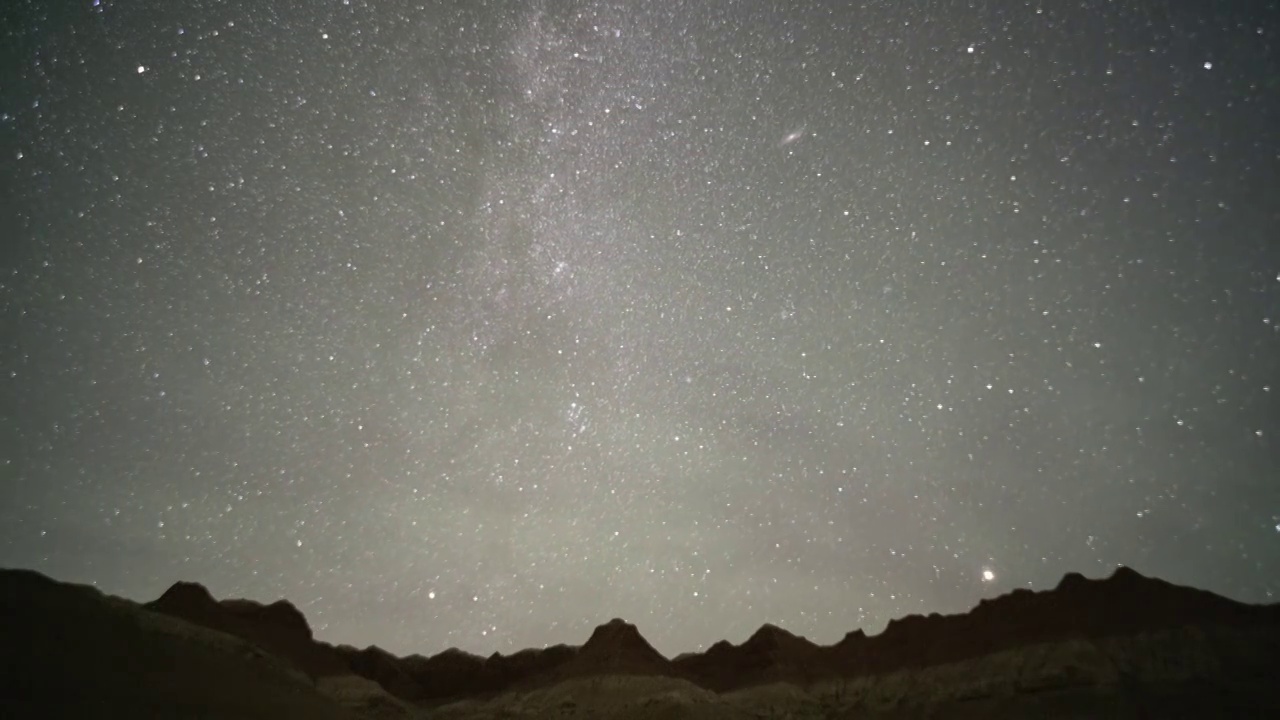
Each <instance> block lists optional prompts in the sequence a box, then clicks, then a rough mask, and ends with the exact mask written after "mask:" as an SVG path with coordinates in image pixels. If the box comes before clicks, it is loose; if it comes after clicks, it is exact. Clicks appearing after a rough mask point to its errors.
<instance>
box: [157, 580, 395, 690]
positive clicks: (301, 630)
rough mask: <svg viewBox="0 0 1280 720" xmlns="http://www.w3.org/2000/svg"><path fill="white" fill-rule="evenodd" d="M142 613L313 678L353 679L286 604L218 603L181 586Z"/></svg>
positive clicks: (197, 590) (196, 586) (344, 664)
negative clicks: (231, 640)
mask: <svg viewBox="0 0 1280 720" xmlns="http://www.w3.org/2000/svg"><path fill="white" fill-rule="evenodd" d="M143 607H145V608H147V609H148V610H153V611H155V612H160V613H164V614H166V615H170V616H172V617H177V618H181V619H183V620H186V621H187V622H192V623H195V624H197V625H203V626H204V627H207V628H211V629H213V630H219V631H221V632H225V633H227V634H229V635H235V636H236V637H239V638H242V639H244V640H247V641H249V642H250V643H253V644H254V645H257V646H258V647H260V648H262V649H263V650H266V651H267V652H270V653H272V654H275V655H278V656H279V657H282V658H284V659H286V660H289V661H290V662H292V663H293V664H294V665H296V666H297V667H298V668H300V669H301V670H302V671H303V672H305V673H307V674H308V675H310V676H311V677H313V678H318V677H324V676H328V675H348V674H350V673H351V667H350V665H348V663H347V661H346V660H345V659H344V658H343V656H342V654H341V653H339V652H338V651H337V650H335V649H334V648H333V647H332V646H330V645H328V644H325V643H320V642H316V641H315V640H314V639H313V637H312V633H311V626H310V625H308V624H307V619H306V617H305V616H303V614H302V612H301V611H299V610H298V609H297V608H296V607H294V606H293V604H292V603H289V602H288V601H285V600H278V601H276V602H273V603H271V604H270V605H263V604H262V603H258V602H254V601H253V600H222V601H215V600H214V599H213V596H212V595H210V594H209V591H208V590H207V589H205V587H204V586H202V585H199V584H196V583H188V582H179V583H175V584H174V585H173V586H172V587H170V588H169V589H168V590H166V591H165V593H164V594H163V595H161V596H160V597H159V598H157V599H156V600H154V601H152V602H149V603H147V604H145V605H144V606H143ZM370 679H372V678H370Z"/></svg>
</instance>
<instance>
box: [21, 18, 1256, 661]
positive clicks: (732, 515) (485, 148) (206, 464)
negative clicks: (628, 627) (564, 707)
mask: <svg viewBox="0 0 1280 720" xmlns="http://www.w3.org/2000/svg"><path fill="white" fill-rule="evenodd" d="M18 5H19V8H18V9H17V10H10V11H8V12H7V13H6V17H7V20H6V22H5V23H4V24H3V33H4V35H3V38H2V39H0V55H2V56H3V58H4V64H3V67H4V68H5V71H4V72H5V75H4V81H3V82H2V83H0V169H2V170H3V172H0V178H3V181H4V189H3V195H2V196H3V198H4V199H5V202H3V203H0V212H3V216H2V217H0V221H2V222H3V227H4V228H5V229H6V237H7V241H6V242H5V243H4V248H5V252H4V253H3V265H0V272H2V274H3V276H2V277H0V308H2V309H3V318H4V332H3V334H2V336H0V371H2V377H3V398H4V402H3V406H0V410H2V411H3V412H2V414H0V420H2V421H3V424H2V425H0V454H2V457H0V460H2V463H3V464H2V465H0V483H2V484H0V488H2V489H3V495H2V496H0V498H2V499H0V564H3V565H8V566H22V567H31V568H35V569H38V570H41V571H43V572H46V573H48V574H50V575H53V576H55V577H57V578H59V579H65V580H72V581H76V582H87V583H93V584H95V585H97V586H98V587H100V588H102V589H103V590H106V591H108V592H112V593H116V594H120V595H124V596H126V597H131V598H137V599H151V598H154V597H155V596H157V595H159V594H160V593H161V592H162V591H163V590H164V589H165V588H166V587H167V586H168V585H170V584H171V583H173V582H174V581H177V580H196V581H200V582H202V583H204V584H206V585H207V586H209V588H210V590H211V591H212V592H213V593H214V594H215V595H217V596H220V597H227V596H240V597H250V598H255V599H259V600H274V599H276V598H279V597H286V598H288V599H290V600H291V601H293V602H294V603H295V604H297V605H298V606H299V608H300V609H301V610H302V611H303V612H304V613H305V614H306V615H307V617H308V618H309V620H310V621H311V623H312V624H313V626H314V627H315V629H316V633H317V636H318V637H319V638H320V639H322V640H327V641H330V642H335V643H336V642H344V643H351V644H356V645H360V646H364V645H368V644H377V645H379V646H381V647H384V648H387V649H389V650H392V651H394V652H396V653H400V654H407V653H411V652H420V653H423V654H431V653H435V652H439V651H440V650H443V649H445V648H447V647H449V646H457V647H460V648H462V649H464V650H469V651H473V652H479V653H484V654H488V653H491V652H493V651H502V652H510V651H512V650H515V649H518V648H522V647H527V646H541V645H543V644H547V643H555V642H571V643H572V642H582V641H583V640H585V638H586V637H587V635H588V633H589V632H590V629H591V628H592V627H593V626H594V625H596V624H599V623H601V622H604V621H606V620H608V619H609V618H612V617H615V616H617V617H623V618H626V619H627V620H628V621H630V622H633V623H636V624H637V625H638V626H639V628H640V630H641V632H642V633H643V634H644V635H645V636H646V637H647V638H649V639H650V640H651V641H652V642H653V643H654V645H655V646H656V647H657V648H658V649H659V650H661V651H663V652H664V653H667V654H669V655H674V654H675V653H678V652H682V651H686V650H694V649H697V648H699V647H705V646H706V645H708V644H709V643H711V642H713V641H715V640H717V639H720V638H728V639H730V640H732V641H735V642H737V641H741V640H743V639H745V638H746V637H747V636H748V635H749V634H750V633H751V631H752V630H754V629H755V628H756V627H758V626H759V625H761V624H762V623H765V622H771V623H774V624H777V625H781V626H783V627H786V628H788V629H790V630H791V631H793V632H796V633H798V634H803V635H806V636H808V637H810V638H811V639H813V640H815V641H818V642H824V643H829V642H833V641H835V640H837V639H839V638H840V637H841V636H842V635H843V634H844V633H845V632H846V631H849V630H852V629H854V628H859V627H861V628H865V629H867V630H868V631H869V632H876V631H878V630H879V629H880V628H882V627H883V626H884V624H885V622H887V621H888V620H889V619H891V618H893V617H897V616H901V615H905V614H908V613H924V612H957V611H962V610H965V609H967V608H968V607H969V606H971V605H972V604H973V603H975V602H976V601H977V600H979V599H980V598H982V597H988V596H992V595H995V594H998V593H1002V592H1007V591H1008V590H1010V589H1011V588H1015V587H1031V588H1046V587H1050V586H1052V585H1053V584H1054V583H1056V581H1057V580H1058V579H1059V578H1060V577H1061V576H1062V575H1063V574H1064V573H1065V572H1068V571H1081V572H1084V573H1086V574H1089V575H1094V576H1097V575H1103V574H1107V573H1109V572H1110V571H1111V570H1112V569H1113V568H1114V567H1116V566H1117V565H1121V564H1123V565H1130V566H1133V567H1134V568H1136V569H1138V570H1139V571H1141V572H1143V573H1146V574H1152V575H1157V576H1160V577H1164V578H1166V579H1169V580H1172V581H1175V582H1180V583H1186V584H1193V585H1197V586H1200V587H1205V588H1208V589H1211V590H1214V591H1217V592H1220V593H1224V594H1226V595H1228V596H1231V597H1235V598H1238V599H1242V600H1247V601H1255V602H1257V601H1265V600H1274V599H1275V597H1274V596H1275V594H1276V593H1277V592H1280V446H1278V445H1277V444H1276V437H1277V435H1280V402H1278V399H1280V241H1278V240H1277V235H1276V228H1277V227H1280V211H1278V210H1277V208H1278V207H1280V205H1277V203H1276V199H1277V197H1280V194H1278V193H1280V182H1278V180H1280V100H1278V97H1280V96H1278V95H1277V85H1276V80H1275V78H1277V77H1280V59H1278V57H1277V48H1276V38H1277V36H1278V34H1280V11H1277V9H1276V7H1275V6H1274V5H1272V4H1269V3H1245V2H1239V3H1219V4H1215V5H1214V6H1213V9H1212V10H1210V9H1202V8H1200V7H1199V6H1198V5H1197V4H1194V3H1183V4H1179V3H1164V2H1157V3H1144V4H1132V3H1130V4H1122V3H1106V2H1092V1H1090V2H1083V3H1075V4H1073V5H1072V6H1071V7H1070V8H1059V7H1058V6H1057V4H1054V3H1046V4H1044V5H1042V6H1037V5H1035V4H1034V3H1033V4H1030V5H1027V4H1023V3H999V2H979V3H946V2H943V3H929V4H928V9H927V10H926V9H920V5H919V4H915V3H866V4H863V5H861V6H859V4H857V3H848V4H841V3H764V2H752V1H746V2H737V3H692V2H690V3H679V2H649V3H640V2H636V3H625V2H618V3H603V2H564V3H560V2H545V3H503V2H491V3H482V2H441V3H434V2H432V3H420V4H415V3H410V2H377V3H373V2H368V3H366V2H359V1H357V0H348V1H342V2H323V3H306V4H305V7H304V6H303V5H299V4H291V3H272V2H253V3H248V2H244V3H196V4H191V3H159V2H135V3H122V2H110V1H107V0H95V1H93V2H80V3H73V4H68V5H67V6H66V7H63V8H61V9H50V8H49V7H45V6H46V5H49V4H47V3H39V2H34V1H30V2H25V3H19V4H18Z"/></svg>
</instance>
